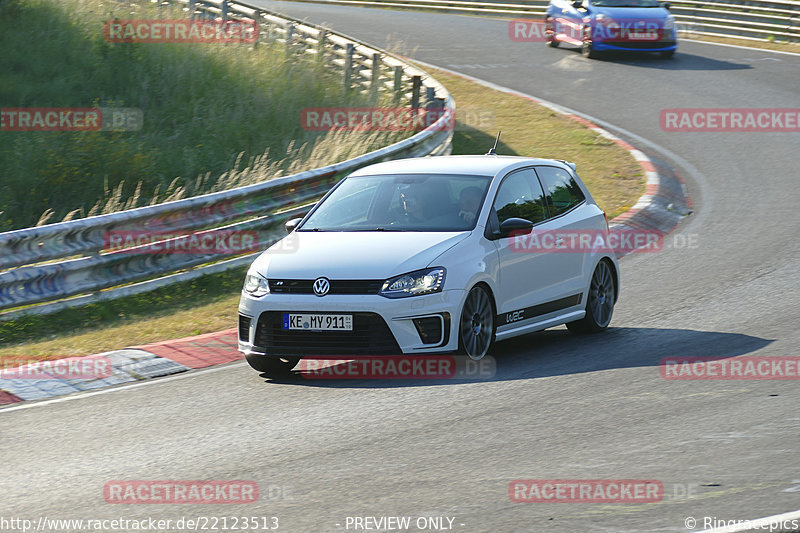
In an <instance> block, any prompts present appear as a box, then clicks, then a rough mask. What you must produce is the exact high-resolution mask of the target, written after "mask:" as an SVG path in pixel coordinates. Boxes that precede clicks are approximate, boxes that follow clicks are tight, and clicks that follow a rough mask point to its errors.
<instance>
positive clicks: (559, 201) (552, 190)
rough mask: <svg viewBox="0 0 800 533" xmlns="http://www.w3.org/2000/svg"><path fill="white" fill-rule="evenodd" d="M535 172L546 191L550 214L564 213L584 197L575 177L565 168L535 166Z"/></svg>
mask: <svg viewBox="0 0 800 533" xmlns="http://www.w3.org/2000/svg"><path fill="white" fill-rule="evenodd" d="M536 173H537V174H539V179H541V180H542V185H543V186H544V189H545V192H546V193H547V205H548V207H549V208H550V216H557V215H560V214H561V213H565V212H567V211H569V210H570V209H572V208H573V207H575V206H576V205H578V204H579V203H581V202H583V201H584V200H585V199H586V198H585V197H584V196H583V192H582V191H581V189H580V187H578V184H577V183H575V179H574V178H573V177H572V176H571V175H570V173H569V172H567V171H566V170H564V169H562V168H557V167H536Z"/></svg>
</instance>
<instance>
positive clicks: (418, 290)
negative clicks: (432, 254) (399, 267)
mask: <svg viewBox="0 0 800 533" xmlns="http://www.w3.org/2000/svg"><path fill="white" fill-rule="evenodd" d="M444 276H445V269H444V268H443V267H434V268H424V269H422V270H415V271H414V272H409V273H408V274H402V275H400V276H395V277H393V278H389V279H387V280H386V281H384V282H383V287H381V290H380V293H379V294H380V295H381V296H385V297H386V298H406V297H408V296H419V295H422V294H433V293H435V292H441V291H442V287H443V286H444Z"/></svg>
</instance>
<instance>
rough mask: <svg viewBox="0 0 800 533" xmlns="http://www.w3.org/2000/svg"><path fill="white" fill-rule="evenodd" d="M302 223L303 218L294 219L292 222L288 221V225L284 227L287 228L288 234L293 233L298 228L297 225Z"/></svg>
mask: <svg viewBox="0 0 800 533" xmlns="http://www.w3.org/2000/svg"><path fill="white" fill-rule="evenodd" d="M302 221H303V219H302V218H293V219H291V220H287V221H286V224H284V225H283V227H284V228H286V233H291V232H293V231H294V228H296V227H297V225H298V224H299V223H300V222H302Z"/></svg>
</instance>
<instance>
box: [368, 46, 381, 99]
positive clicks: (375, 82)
mask: <svg viewBox="0 0 800 533" xmlns="http://www.w3.org/2000/svg"><path fill="white" fill-rule="evenodd" d="M380 87H381V55H380V54H379V53H378V52H375V53H374V54H372V79H371V80H370V86H369V90H370V91H371V92H372V93H377V92H378V90H379V89H380Z"/></svg>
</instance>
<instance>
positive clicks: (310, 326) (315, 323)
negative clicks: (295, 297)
mask: <svg viewBox="0 0 800 533" xmlns="http://www.w3.org/2000/svg"><path fill="white" fill-rule="evenodd" d="M283 329H307V330H311V331H352V330H353V315H315V314H310V313H284V314H283Z"/></svg>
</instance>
